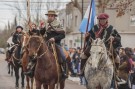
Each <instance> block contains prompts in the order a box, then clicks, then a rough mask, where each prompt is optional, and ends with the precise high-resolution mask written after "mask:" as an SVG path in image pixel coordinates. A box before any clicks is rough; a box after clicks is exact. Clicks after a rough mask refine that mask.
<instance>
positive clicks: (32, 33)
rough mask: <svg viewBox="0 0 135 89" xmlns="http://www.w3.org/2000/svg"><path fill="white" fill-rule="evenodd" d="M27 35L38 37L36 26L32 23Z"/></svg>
mask: <svg viewBox="0 0 135 89" xmlns="http://www.w3.org/2000/svg"><path fill="white" fill-rule="evenodd" d="M28 34H29V35H40V32H39V30H38V29H37V26H36V24H34V23H32V24H30V29H29V31H28Z"/></svg>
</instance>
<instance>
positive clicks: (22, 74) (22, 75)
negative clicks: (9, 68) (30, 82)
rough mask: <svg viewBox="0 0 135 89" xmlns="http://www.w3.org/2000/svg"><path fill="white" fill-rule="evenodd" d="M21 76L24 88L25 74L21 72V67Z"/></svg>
mask: <svg viewBox="0 0 135 89" xmlns="http://www.w3.org/2000/svg"><path fill="white" fill-rule="evenodd" d="M21 69H22V67H21ZM21 77H22V82H21V83H22V88H24V78H25V76H24V73H23V69H22V71H21Z"/></svg>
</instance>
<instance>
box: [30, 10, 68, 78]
mask: <svg viewBox="0 0 135 89" xmlns="http://www.w3.org/2000/svg"><path fill="white" fill-rule="evenodd" d="M45 15H47V16H48V20H47V21H46V22H42V23H41V26H40V27H41V29H40V34H41V35H42V36H43V37H45V39H46V40H47V41H49V42H55V43H56V47H57V48H58V49H59V50H57V48H56V50H57V51H59V52H60V54H61V55H60V56H61V57H62V60H63V62H62V63H61V66H62V67H63V68H62V74H63V77H64V78H67V77H68V76H67V74H66V67H65V65H66V57H65V54H64V52H63V49H62V47H61V43H60V42H61V40H62V39H63V38H65V31H64V30H63V27H62V26H61V24H60V22H59V21H58V20H57V19H56V17H57V14H56V13H55V11H53V10H49V11H48V13H47V14H45ZM57 53H58V52H57ZM58 55H59V54H58ZM60 56H58V57H60ZM58 59H59V58H58ZM29 74H30V72H29ZM29 74H28V75H29Z"/></svg>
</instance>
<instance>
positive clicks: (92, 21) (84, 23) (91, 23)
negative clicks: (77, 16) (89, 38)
mask: <svg viewBox="0 0 135 89" xmlns="http://www.w3.org/2000/svg"><path fill="white" fill-rule="evenodd" d="M95 8H96V7H95V1H94V0H91V3H90V5H89V6H88V8H87V10H86V13H85V15H84V18H83V20H82V22H81V25H80V32H82V33H85V32H86V29H87V24H88V31H90V29H91V28H92V27H93V26H94V24H95V23H96V22H95V17H96V9H95ZM90 9H91V10H90ZM90 11H91V12H90ZM89 16H90V17H89ZM88 19H89V23H88Z"/></svg>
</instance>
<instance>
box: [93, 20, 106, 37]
mask: <svg viewBox="0 0 135 89" xmlns="http://www.w3.org/2000/svg"><path fill="white" fill-rule="evenodd" d="M107 26H108V22H107V23H106V24H104V25H102V24H100V23H99V30H98V31H97V32H96V33H95V35H96V38H100V37H101V33H102V32H103V30H104V29H106V28H107Z"/></svg>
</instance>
